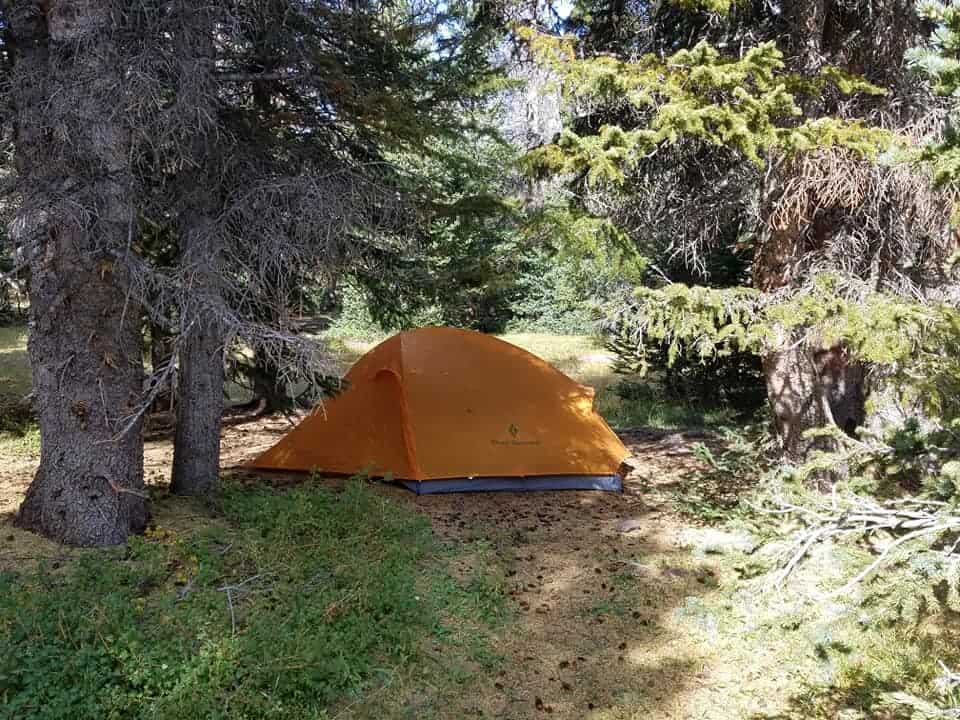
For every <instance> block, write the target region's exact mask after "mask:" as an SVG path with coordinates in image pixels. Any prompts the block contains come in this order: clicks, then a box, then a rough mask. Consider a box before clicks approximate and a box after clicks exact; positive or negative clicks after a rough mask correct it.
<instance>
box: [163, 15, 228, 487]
mask: <svg viewBox="0 0 960 720" xmlns="http://www.w3.org/2000/svg"><path fill="white" fill-rule="evenodd" d="M176 8H177V11H178V12H179V13H180V15H181V18H182V26H183V30H182V32H181V33H180V34H179V36H178V38H177V43H178V50H179V52H180V58H179V60H180V72H181V76H182V77H181V80H180V88H181V93H182V95H183V96H184V97H183V98H181V99H180V102H181V104H183V105H185V106H186V107H187V108H188V109H187V112H189V113H190V114H192V115H195V120H194V121H193V122H192V123H191V125H192V126H193V130H192V133H191V135H190V136H189V137H187V138H185V142H186V143H187V145H188V147H189V148H190V151H191V155H192V160H193V162H194V166H193V168H192V169H190V170H187V171H186V172H184V174H183V175H182V176H181V177H180V182H181V186H182V191H183V192H184V204H185V210H184V211H183V212H182V214H181V217H180V242H181V257H180V276H181V279H182V281H183V282H184V283H185V284H186V285H187V287H188V292H189V293H191V296H190V297H189V299H188V301H187V303H186V305H185V307H184V308H183V309H182V317H181V330H180V367H179V374H178V382H177V428H176V435H175V439H174V452H173V473H172V476H171V480H170V489H171V490H172V491H173V492H174V493H177V494H179V495H202V494H205V493H208V492H210V491H212V490H214V489H215V488H216V486H217V483H218V480H219V477H220V424H221V418H222V415H223V392H224V357H223V351H224V347H223V345H224V331H223V323H222V319H221V317H220V312H221V309H222V307H223V301H222V296H221V291H220V277H219V271H220V267H219V257H220V247H219V237H218V234H217V232H216V227H215V221H214V219H213V218H214V216H215V213H216V210H217V207H218V199H219V198H218V190H217V187H216V184H215V183H213V182H211V178H210V175H209V173H208V170H209V168H210V167H211V166H213V167H215V166H216V163H217V150H218V148H217V139H216V128H215V127H212V126H211V124H212V123H215V119H216V116H217V107H216V92H215V84H214V82H213V72H214V69H215V68H214V48H213V33H214V26H213V16H212V14H211V6H207V5H203V4H197V3H195V2H191V1H189V0H182V1H181V2H178V3H177V4H176Z"/></svg>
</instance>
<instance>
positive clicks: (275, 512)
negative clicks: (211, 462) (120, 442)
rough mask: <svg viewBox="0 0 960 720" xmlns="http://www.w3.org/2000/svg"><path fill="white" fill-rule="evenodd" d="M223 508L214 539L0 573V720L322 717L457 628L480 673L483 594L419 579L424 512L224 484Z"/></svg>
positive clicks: (182, 536) (489, 615)
mask: <svg viewBox="0 0 960 720" xmlns="http://www.w3.org/2000/svg"><path fill="white" fill-rule="evenodd" d="M166 502H181V501H180V500H175V499H168V500H166ZM222 511H223V516H224V519H225V521H226V523H227V524H226V525H225V526H224V525H221V524H220V523H217V525H218V527H211V528H209V529H204V530H199V531H194V532H186V533H182V532H177V531H174V530H171V529H167V528H156V527H155V528H152V529H150V530H149V531H148V532H147V534H146V535H145V536H144V537H143V538H136V539H134V540H133V541H132V542H131V543H130V545H129V546H128V547H127V548H125V549H120V550H110V551H98V552H89V553H85V554H82V555H81V556H80V560H79V561H78V562H76V564H74V565H71V566H70V567H67V568H61V569H59V570H54V568H52V567H47V566H41V567H40V569H39V570H38V571H37V572H35V573H31V572H23V573H6V574H3V575H0V717H3V718H8V717H9V718H11V719H12V718H21V717H22V718H26V717H30V718H35V719H36V720H42V719H43V718H62V717H70V718H77V719H78V720H82V719H84V718H98V719H99V718H146V717H149V718H192V717H196V718H201V717H202V718H228V717H276V718H320V717H325V716H326V712H327V709H328V708H331V707H332V706H333V705H334V704H336V703H337V702H338V701H340V699H341V698H344V697H346V696H353V697H361V696H363V694H364V693H365V692H366V691H367V690H369V689H370V688H372V687H375V686H377V685H378V683H381V682H382V681H383V677H384V673H385V672H386V673H387V674H388V675H393V674H395V673H396V672H403V671H404V669H405V668H406V667H407V666H408V663H411V662H413V661H414V659H415V658H416V657H417V656H418V654H419V653H420V652H421V647H422V645H423V641H424V639H426V638H428V637H433V638H435V640H436V641H437V642H439V641H442V638H443V637H444V634H445V633H444V628H445V627H447V626H448V624H450V625H452V626H453V627H460V626H461V625H462V624H469V625H471V626H472V627H474V628H475V630H474V636H475V638H476V639H475V643H474V646H473V649H472V650H471V649H468V648H464V649H463V650H462V652H463V653H467V652H473V654H475V655H477V656H478V658H479V659H481V660H483V662H485V663H493V662H494V660H495V658H494V657H493V655H492V654H490V655H485V654H484V651H483V647H482V646H483V642H484V640H483V632H484V631H483V628H484V627H487V625H485V624H484V623H485V622H486V621H487V620H495V619H496V612H495V611H494V608H496V607H497V606H498V602H501V600H500V598H499V597H498V587H497V586H496V584H495V583H487V584H480V583H478V584H476V585H472V586H470V587H468V588H467V589H464V588H462V587H461V586H460V585H458V584H457V583H454V582H452V581H451V580H450V578H449V575H447V574H445V573H444V572H443V571H442V569H437V568H433V569H430V568H428V564H427V561H428V560H432V559H435V557H436V555H437V552H438V550H439V548H438V547H437V545H436V543H435V540H434V539H433V536H432V535H431V533H430V530H429V526H428V523H427V520H426V518H424V517H423V516H421V515H417V514H414V513H411V512H408V511H405V510H403V509H401V508H399V507H397V506H396V505H395V504H393V503H392V502H390V501H389V500H387V499H385V498H383V497H380V496H378V495H376V494H374V493H372V492H370V491H369V490H368V489H367V488H366V487H365V486H364V485H363V484H361V483H359V482H354V483H351V484H350V485H349V486H348V488H347V489H346V490H345V491H344V492H342V493H334V492H331V491H329V490H326V489H323V488H322V487H320V486H318V485H314V484H310V483H308V484H306V485H304V486H300V487H297V488H294V489H292V490H286V491H278V490H276V489H274V488H272V487H269V486H267V485H261V484H253V485H241V484H239V483H236V482H231V483H227V484H225V488H224V492H223V497H222ZM451 654H453V653H451ZM481 656H482V657H481Z"/></svg>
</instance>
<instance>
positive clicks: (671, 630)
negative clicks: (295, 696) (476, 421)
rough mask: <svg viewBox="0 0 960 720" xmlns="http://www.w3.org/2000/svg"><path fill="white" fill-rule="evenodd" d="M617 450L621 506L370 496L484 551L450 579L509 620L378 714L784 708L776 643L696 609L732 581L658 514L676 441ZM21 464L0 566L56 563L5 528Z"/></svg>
mask: <svg viewBox="0 0 960 720" xmlns="http://www.w3.org/2000/svg"><path fill="white" fill-rule="evenodd" d="M289 427H290V425H289V422H288V421H286V420H284V419H282V418H269V419H264V420H259V421H257V422H253V423H248V424H246V425H241V426H237V427H230V428H227V429H226V430H225V432H224V438H223V464H224V467H225V468H231V467H235V466H237V465H238V464H240V463H242V462H243V461H244V460H246V459H248V458H251V457H253V456H254V455H256V454H257V453H258V452H259V451H261V450H263V449H265V448H266V447H268V446H269V445H271V444H272V443H273V442H275V440H276V439H277V438H279V437H280V436H281V435H282V434H284V433H285V432H286V431H287V430H288V429H289ZM623 439H624V441H625V442H626V443H627V444H628V446H629V447H630V449H631V451H632V453H633V456H632V459H631V460H630V462H631V464H632V465H633V466H634V467H635V469H634V471H633V472H632V473H631V474H630V476H629V477H628V478H627V481H626V483H625V489H624V492H623V493H622V494H613V493H597V492H556V493H552V492H547V493H487V494H450V495H434V496H423V497H417V496H416V495H413V494H412V493H410V492H408V491H406V490H403V489H401V488H398V487H394V486H385V485H378V486H377V487H378V492H383V493H386V494H389V495H390V496H392V497H394V498H395V499H397V500H399V501H401V502H403V503H406V504H407V505H409V506H412V507H414V508H416V509H417V510H418V511H419V512H423V513H425V514H427V515H428V516H429V517H430V520H431V522H432V524H433V526H434V529H435V531H436V532H437V533H438V534H439V535H440V537H441V538H443V539H444V540H446V541H449V542H454V543H464V544H472V545H471V547H483V548H485V557H480V556H479V555H477V556H476V557H474V556H471V555H469V554H467V555H460V556H459V557H458V560H457V566H456V567H455V568H454V572H455V573H457V574H460V575H462V576H463V577H469V576H470V575H471V573H476V572H488V571H491V570H490V569H491V568H496V571H497V572H498V573H499V576H500V577H501V578H502V583H503V588H504V590H505V592H506V593H507V594H508V596H509V603H508V604H509V606H510V607H509V608H508V609H509V610H510V611H511V612H510V615H511V618H510V619H509V620H507V621H506V623H505V625H504V627H503V628H502V629H501V630H499V631H498V632H497V635H496V640H495V643H494V647H493V648H492V651H493V653H494V655H495V656H496V657H495V661H494V662H493V663H492V664H491V665H490V666H488V667H487V668H485V669H482V668H480V667H479V666H478V667H476V668H467V669H466V671H467V672H473V673H475V675H476V677H475V678H474V679H473V680H472V681H471V682H470V683H468V684H467V685H465V686H461V688H459V689H458V688H453V689H451V688H446V689H444V688H437V687H434V688H433V689H430V687H429V685H426V686H416V687H410V686H409V684H408V686H403V687H399V688H394V689H391V691H390V692H389V693H383V694H381V695H380V696H379V697H378V698H377V699H376V702H377V703H387V704H388V705H390V706H391V707H392V708H393V711H392V712H391V713H390V715H391V716H394V713H395V712H396V710H397V709H398V708H403V709H404V713H403V714H397V716H407V715H406V713H409V712H411V711H412V712H413V715H410V716H411V717H423V718H450V719H451V720H452V719H454V718H465V717H486V718H505V719H506V718H511V719H513V720H525V719H527V718H530V719H532V718H541V717H547V716H549V717H558V718H589V719H590V720H614V719H617V720H620V719H624V720H627V719H633V718H638V719H639V718H717V719H720V718H723V719H728V718H744V717H750V716H751V715H754V714H758V713H767V712H770V711H772V710H775V709H776V707H777V706H779V705H781V703H783V702H784V701H785V699H786V694H787V691H788V689H790V687H795V682H793V681H792V678H791V670H790V669H789V668H790V665H789V664H788V663H787V662H784V658H781V657H779V655H780V653H779V649H778V647H777V644H776V642H771V641H770V639H769V637H768V636H762V637H758V638H755V639H754V640H753V641H751V642H745V641H744V637H745V635H744V634H745V633H747V632H748V628H747V626H746V625H738V624H733V625H731V624H730V622H729V621H728V620H724V619H723V618H725V617H726V616H725V615H722V614H721V615H718V614H716V613H714V612H712V611H709V610H707V609H706V608H708V607H710V606H711V603H712V604H713V605H716V603H718V602H724V600H723V598H724V597H726V595H723V594H722V593H721V588H722V586H724V585H727V586H729V585H730V583H735V582H736V578H735V577H733V578H731V577H727V576H726V575H725V573H729V572H730V570H729V569H725V568H726V567H727V566H725V565H723V564H721V563H720V562H719V561H718V559H717V558H716V557H715V556H712V555H710V554H703V553H697V552H695V551H694V550H693V549H692V548H691V545H690V542H689V540H688V539H685V538H688V536H689V535H690V534H691V533H693V534H696V533H697V532H702V531H703V529H701V528H696V527H695V526H694V525H691V524H690V523H689V522H687V521H685V520H683V519H682V518H680V517H679V516H677V515H676V514H675V513H674V512H673V511H672V510H671V507H670V502H669V492H670V490H671V488H673V487H675V486H676V484H677V483H682V482H684V481H685V479H686V478H687V477H688V475H689V471H690V470H691V469H692V468H693V466H694V463H695V462H696V461H695V460H694V458H693V457H692V455H691V453H690V450H689V444H690V442H691V441H690V440H689V439H687V438H685V437H684V436H682V435H678V434H669V433H665V432H663V431H654V430H638V431H634V432H631V433H628V434H625V435H624V437H623ZM171 460H172V445H171V443H170V442H169V441H157V442H150V443H148V445H147V449H146V475H147V481H148V483H150V484H156V485H163V484H164V483H165V482H166V480H167V477H168V473H169V467H170V463H171ZM35 462H36V459H35V458H34V457H20V458H3V463H2V466H0V567H2V566H4V565H5V566H7V567H10V566H11V565H12V564H21V563H24V562H32V561H35V560H37V559H38V558H43V557H47V558H51V557H60V556H66V555H68V554H69V553H70V552H71V551H69V550H64V549H63V548H60V547H58V546H56V545H53V544H51V543H48V542H46V541H44V540H42V539H39V538H36V537H35V536H32V535H29V534H27V533H24V532H21V531H19V530H17V529H15V528H13V526H12V513H13V511H14V510H15V508H16V506H17V504H18V503H19V501H20V499H21V497H22V494H23V492H24V490H25V488H26V486H27V483H28V482H29V480H30V477H31V474H32V471H33V468H34V465H35ZM155 521H156V522H157V523H160V524H164V523H167V522H168V521H169V522H172V520H171V519H168V518H163V517H157V518H155ZM491 556H492V557H491ZM491 561H492V564H491ZM465 632H467V631H466V630H465ZM434 650H435V652H437V653H439V652H442V648H440V647H439V646H438V647H437V648H435V649H434ZM427 652H428V654H429V653H430V652H431V650H430V649H428V650H427ZM434 659H436V660H437V662H440V663H443V662H444V660H443V658H442V657H437V658H434ZM428 675H429V673H426V672H425V677H427V676H428ZM463 687H466V688H469V691H464V690H463V689H462V688H463ZM371 702H372V701H371ZM369 704H370V702H367V703H364V705H369ZM382 709H385V708H382ZM351 716H352V717H380V716H381V715H380V714H379V711H378V709H377V707H374V706H371V707H364V706H363V705H361V706H356V707H354V708H353V709H352V710H351V711H350V712H349V713H348V714H347V715H345V716H344V717H351Z"/></svg>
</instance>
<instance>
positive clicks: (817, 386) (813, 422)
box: [753, 0, 866, 484]
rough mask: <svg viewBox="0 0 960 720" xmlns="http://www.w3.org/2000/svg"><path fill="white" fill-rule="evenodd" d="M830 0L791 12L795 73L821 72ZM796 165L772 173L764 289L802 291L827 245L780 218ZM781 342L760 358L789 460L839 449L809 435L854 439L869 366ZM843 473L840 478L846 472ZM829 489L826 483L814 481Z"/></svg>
mask: <svg viewBox="0 0 960 720" xmlns="http://www.w3.org/2000/svg"><path fill="white" fill-rule="evenodd" d="M830 5H831V2H830V0H809V2H797V3H794V4H793V7H792V8H791V9H790V10H789V12H788V18H789V20H790V24H791V35H792V37H791V41H792V42H791V44H792V50H793V52H794V54H795V64H796V66H797V69H798V70H799V71H800V72H802V73H804V74H807V75H815V74H816V73H818V72H819V71H820V69H821V68H822V66H823V64H824V53H823V36H824V28H825V23H826V19H827V15H828V13H829V10H830ZM801 105H802V106H803V110H804V115H805V116H807V117H816V116H817V115H819V114H821V113H822V111H823V99H822V98H821V97H816V96H813V95H810V96H807V97H804V98H802V99H801ZM795 172H798V167H797V165H796V164H795V163H793V162H791V161H781V162H780V163H779V164H778V165H777V166H776V167H775V168H774V172H772V173H770V175H769V183H770V185H769V186H768V187H767V189H766V193H765V196H766V200H765V204H766V205H767V208H768V211H767V216H768V218H769V220H770V222H769V223H768V227H767V230H766V233H765V234H764V237H763V239H762V241H761V243H760V244H759V246H758V247H757V250H756V254H755V257H754V263H753V284H754V286H755V287H756V288H758V289H760V290H763V291H764V292H775V291H777V290H781V289H783V288H796V287H799V286H800V285H802V284H803V283H804V282H805V281H806V280H807V279H808V278H807V276H806V273H807V270H806V268H805V267H803V265H802V260H803V258H804V256H805V255H806V254H807V253H808V252H809V250H810V249H811V247H818V246H820V245H822V244H823V243H826V242H827V241H828V240H829V238H828V237H825V236H824V234H825V233H829V232H830V228H829V227H817V226H811V225H810V220H809V219H808V218H802V217H799V216H797V215H792V216H790V217H781V218H777V217H776V216H775V215H774V213H773V212H772V208H773V206H774V205H775V200H776V199H777V197H778V195H779V194H782V192H783V188H784V187H785V186H786V184H787V183H786V182H785V180H786V179H787V178H789V177H790V176H791V173H795ZM774 335H775V337H774V339H773V340H772V341H771V342H770V343H769V344H768V347H767V348H766V350H765V352H764V353H763V355H762V361H763V371H764V376H765V379H766V385H767V397H768V399H769V402H770V407H771V410H772V412H773V416H774V427H775V429H776V432H777V436H778V439H779V440H780V444H781V447H782V448H783V451H784V455H785V456H786V457H787V458H788V459H789V460H790V461H792V462H803V461H804V460H805V459H807V457H808V455H809V453H810V451H811V450H815V449H818V450H823V451H834V450H837V449H839V445H838V442H837V441H836V440H835V439H832V438H829V437H820V438H815V439H813V438H805V437H804V434H805V433H806V432H807V431H808V430H812V429H815V428H820V427H826V426H830V425H836V426H837V427H839V428H840V429H841V430H843V431H844V432H847V433H848V434H853V432H854V431H855V430H856V428H857V427H859V426H860V425H862V423H863V422H864V417H865V410H864V401H865V395H866V393H865V390H864V374H865V373H864V367H863V365H862V364H860V363H856V362H854V361H853V360H851V359H850V357H849V356H848V354H847V353H846V352H845V350H844V349H843V348H842V347H824V346H822V345H820V344H818V342H817V340H816V339H815V338H811V337H807V338H798V337H794V336H793V335H788V334H787V333H785V332H784V331H783V329H782V328H775V333H774ZM838 472H839V473H840V474H842V472H843V469H842V468H839V469H838ZM816 480H817V482H819V483H821V484H823V481H824V478H818V479H816Z"/></svg>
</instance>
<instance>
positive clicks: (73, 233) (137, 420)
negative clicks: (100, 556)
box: [3, 0, 147, 546]
mask: <svg viewBox="0 0 960 720" xmlns="http://www.w3.org/2000/svg"><path fill="white" fill-rule="evenodd" d="M3 11H4V19H5V21H6V23H7V41H8V46H9V47H11V48H12V55H13V59H14V68H13V78H12V87H11V95H12V98H13V102H14V105H15V116H14V123H15V146H16V155H15V165H16V170H17V180H18V182H19V184H20V188H19V189H20V195H21V198H22V201H21V206H20V208H19V209H18V212H17V216H16V218H15V220H14V222H13V225H12V227H11V234H12V235H14V237H15V239H16V241H17V242H18V244H20V245H21V246H22V247H25V248H27V252H28V253H29V257H30V271H31V281H30V338H29V343H28V351H29V355H30V363H31V368H32V371H33V389H34V395H35V398H36V406H37V414H38V419H39V423H40V442H41V450H40V467H39V469H38V470H37V474H36V476H35V477H34V479H33V482H32V483H31V485H30V487H29V489H28V490H27V495H26V498H25V500H24V502H23V504H22V505H21V507H20V510H19V513H18V516H17V522H18V524H19V525H20V526H21V527H24V528H27V529H30V530H34V531H37V532H39V533H42V534H44V535H46V536H48V537H51V538H53V539H56V540H59V541H61V542H65V543H69V544H72V545H85V546H99V545H111V544H117V543H122V542H124V541H125V540H126V539H127V537H128V536H129V534H130V533H132V532H139V531H141V530H142V529H143V527H144V526H145V524H146V519H147V508H146V494H145V493H144V492H143V441H142V439H141V435H140V428H141V417H142V414H141V413H140V409H139V403H140V400H141V394H142V383H143V358H142V348H141V336H140V308H139V306H138V303H137V300H136V297H135V296H134V295H133V294H132V291H131V283H130V277H129V274H128V272H127V270H126V269H125V267H126V266H125V263H124V259H125V253H127V252H128V247H129V240H130V229H131V224H132V219H133V217H134V213H133V198H132V192H131V189H130V188H131V182H130V172H129V165H128V157H129V147H130V136H129V132H128V130H127V128H126V127H125V126H124V125H123V123H122V120H121V119H118V116H117V113H116V108H117V107H118V106H120V105H121V104H122V103H121V100H122V98H121V97H120V96H119V94H118V93H119V90H120V88H121V87H122V78H121V77H120V76H119V74H118V73H119V72H121V71H122V70H123V63H122V62H121V61H120V60H119V55H120V54H119V52H118V47H117V45H116V43H115V40H114V38H115V36H116V33H115V32H113V30H114V28H113V27H112V20H111V14H110V12H109V6H108V3H105V2H95V1H94V0H58V1H55V2H50V3H41V2H35V1H33V0H8V1H7V2H5V3H4V4H3Z"/></svg>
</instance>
